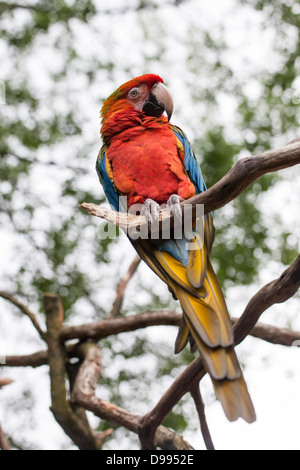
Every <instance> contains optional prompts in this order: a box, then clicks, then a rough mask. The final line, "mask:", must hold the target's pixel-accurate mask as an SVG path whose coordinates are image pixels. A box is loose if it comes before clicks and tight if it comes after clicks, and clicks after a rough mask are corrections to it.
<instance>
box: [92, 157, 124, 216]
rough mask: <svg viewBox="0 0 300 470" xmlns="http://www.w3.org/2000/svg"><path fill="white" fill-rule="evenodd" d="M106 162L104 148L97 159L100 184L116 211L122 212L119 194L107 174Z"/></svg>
mask: <svg viewBox="0 0 300 470" xmlns="http://www.w3.org/2000/svg"><path fill="white" fill-rule="evenodd" d="M105 161H106V155H105V150H104V148H102V149H101V151H100V153H99V156H98V158H97V162H96V170H97V174H98V177H99V180H100V183H101V184H102V187H103V190H104V192H105V195H106V197H107V199H108V202H109V203H110V205H111V206H112V207H113V208H114V209H115V210H116V211H119V210H120V207H119V194H118V192H117V190H116V188H115V186H114V184H113V182H112V180H111V179H110V177H109V176H108V174H107V171H106V168H105Z"/></svg>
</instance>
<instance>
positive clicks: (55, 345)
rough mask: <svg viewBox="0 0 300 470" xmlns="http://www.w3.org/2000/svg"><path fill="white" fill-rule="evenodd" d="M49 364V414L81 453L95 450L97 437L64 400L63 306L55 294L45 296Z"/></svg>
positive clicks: (65, 392)
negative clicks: (50, 412)
mask: <svg viewBox="0 0 300 470" xmlns="http://www.w3.org/2000/svg"><path fill="white" fill-rule="evenodd" d="M44 303H45V313H46V322H47V344H48V351H49V355H48V361H49V366H50V382H51V400H52V406H51V410H52V412H53V415H54V417H55V419H56V421H57V422H58V423H59V424H60V426H61V427H62V428H63V430H64V431H65V432H66V434H67V435H68V436H69V437H70V438H71V439H72V440H73V442H74V443H75V444H76V445H77V446H78V447H79V449H81V450H98V449H99V448H100V447H99V445H98V442H97V439H96V436H95V435H94V433H93V431H92V429H91V428H90V427H89V426H88V425H87V422H86V421H85V420H83V419H81V418H80V417H79V416H78V415H77V414H76V413H75V412H74V411H73V409H72V407H71V405H70V403H69V401H68V400H67V390H66V384H65V375H66V366H65V364H66V353H65V349H64V346H63V344H62V342H61V340H60V329H61V319H62V305H61V300H60V297H59V296H58V295H56V294H45V296H44Z"/></svg>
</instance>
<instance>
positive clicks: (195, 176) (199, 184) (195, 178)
mask: <svg viewBox="0 0 300 470" xmlns="http://www.w3.org/2000/svg"><path fill="white" fill-rule="evenodd" d="M172 129H173V132H174V134H175V135H176V137H177V138H178V139H179V140H180V142H181V143H182V145H183V147H184V166H185V169H186V171H187V172H188V174H189V176H190V178H191V180H192V182H193V183H194V186H195V188H196V192H197V194H199V193H203V191H206V189H207V188H206V185H205V183H204V180H203V177H202V173H201V169H200V166H199V163H198V161H197V159H196V157H195V154H194V151H193V149H192V146H191V144H190V143H189V141H188V139H187V136H186V135H185V133H184V132H183V131H182V130H181V129H180V128H179V127H176V126H172Z"/></svg>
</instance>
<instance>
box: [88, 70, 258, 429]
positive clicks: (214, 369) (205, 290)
mask: <svg viewBox="0 0 300 470" xmlns="http://www.w3.org/2000/svg"><path fill="white" fill-rule="evenodd" d="M172 113H173V100H172V97H171V95H170V93H169V91H168V89H167V87H166V86H165V85H164V84H163V80H162V78H160V77H159V76H158V75H154V74H146V75H142V76H140V77H137V78H134V79H133V80H130V81H128V82H126V83H124V84H123V85H121V86H120V87H119V88H118V89H117V90H116V91H115V92H114V93H112V94H111V95H110V96H109V97H108V98H107V99H106V100H105V101H104V103H103V106H102V109H101V117H102V121H101V123H102V127H101V137H102V141H103V145H102V147H101V150H100V153H99V155H98V158H97V163H96V169H97V173H98V176H99V179H100V182H101V184H102V186H103V188H104V192H105V194H106V196H107V199H108V201H109V202H110V204H111V205H112V206H113V208H114V209H115V210H116V211H124V210H126V211H130V208H131V207H133V206H134V205H135V204H140V205H142V213H143V214H144V215H145V217H146V219H147V220H148V222H149V223H151V221H152V222H153V221H154V220H157V217H158V211H159V209H160V206H161V205H162V204H168V205H169V207H170V209H171V211H172V212H173V214H174V216H175V215H176V214H177V216H178V214H179V213H180V212H181V208H180V202H181V201H182V200H187V199H189V198H191V197H193V196H195V195H196V194H198V193H201V192H203V191H205V190H206V186H205V183H204V180H203V177H202V174H201V170H200V166H199V164H198V162H197V160H196V157H195V154H194V152H193V150H192V147H191V145H190V143H189V141H188V139H187V137H186V135H185V134H184V132H183V131H182V130H181V129H180V128H178V127H176V126H175V125H172V124H171V123H170V119H171V116H172ZM120 196H126V201H127V207H125V208H124V207H121V205H120V202H119V201H120V199H119V197H120ZM193 230H194V232H193V236H194V238H193V240H192V241H193V242H194V243H196V244H197V245H196V247H197V249H193V250H189V249H188V243H187V240H186V239H185V238H184V237H183V238H182V239H181V240H178V239H175V238H174V237H173V238H172V236H170V239H168V240H151V239H147V240H145V239H138V240H131V242H132V244H133V246H134V248H135V249H136V251H137V252H138V253H139V255H140V257H141V258H142V259H143V260H144V261H145V262H146V264H147V265H148V266H149V267H150V268H151V269H152V270H153V271H154V272H155V273H156V274H157V275H158V276H159V277H160V279H161V280H162V281H164V282H165V283H166V284H167V286H168V288H169V290H170V292H172V294H173V296H174V298H176V299H178V300H179V302H180V304H181V307H182V311H183V316H182V323H181V326H180V327H179V330H178V336H177V339H176V342H175V353H179V352H180V351H181V350H182V349H183V348H184V347H185V346H186V344H187V343H190V346H191V349H192V351H195V350H196V349H197V348H198V350H199V352H200V355H201V358H202V360H203V363H204V366H205V368H206V370H207V372H208V373H209V375H210V377H211V379H212V383H213V386H214V390H215V393H216V396H217V398H218V399H219V400H220V402H221V404H222V406H223V409H224V412H225V414H226V416H227V418H228V419H229V421H235V420H237V419H238V418H239V417H242V418H243V419H244V420H245V421H246V422H248V423H252V422H254V421H255V419H256V417H255V411H254V407H253V404H252V401H251V398H250V395H249V392H248V389H247V385H246V382H245V380H244V377H243V373H242V370H241V367H240V365H239V362H238V359H237V356H236V353H235V351H234V347H233V345H234V338H233V330H232V324H231V321H230V317H229V314H228V310H227V307H226V302H225V299H224V296H223V293H222V290H221V287H220V284H219V281H218V279H217V276H216V274H215V272H214V270H213V267H212V265H211V262H210V260H209V255H210V252H211V248H212V245H213V241H214V222H213V216H212V214H207V215H205V216H204V230H202V235H201V231H200V230H199V225H196V226H194V228H193Z"/></svg>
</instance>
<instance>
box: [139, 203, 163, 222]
mask: <svg viewBox="0 0 300 470" xmlns="http://www.w3.org/2000/svg"><path fill="white" fill-rule="evenodd" d="M159 211H160V206H159V204H158V203H157V202H155V201H153V199H146V201H145V202H144V204H143V207H142V210H141V215H143V216H144V217H145V218H146V220H147V222H148V224H152V223H154V222H156V223H158V213H159Z"/></svg>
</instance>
